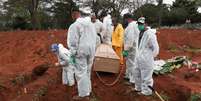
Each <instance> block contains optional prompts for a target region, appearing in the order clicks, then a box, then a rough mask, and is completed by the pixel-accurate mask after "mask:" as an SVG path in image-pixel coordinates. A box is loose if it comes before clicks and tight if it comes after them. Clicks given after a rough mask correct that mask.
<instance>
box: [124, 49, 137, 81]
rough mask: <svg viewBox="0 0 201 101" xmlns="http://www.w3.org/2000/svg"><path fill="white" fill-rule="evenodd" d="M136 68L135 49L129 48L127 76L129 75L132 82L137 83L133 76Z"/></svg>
mask: <svg viewBox="0 0 201 101" xmlns="http://www.w3.org/2000/svg"><path fill="white" fill-rule="evenodd" d="M134 68H135V51H134V50H129V51H128V56H127V58H126V77H128V79H129V81H130V82H131V83H135V80H134V77H133V71H134Z"/></svg>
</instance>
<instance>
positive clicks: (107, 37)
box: [102, 14, 113, 45]
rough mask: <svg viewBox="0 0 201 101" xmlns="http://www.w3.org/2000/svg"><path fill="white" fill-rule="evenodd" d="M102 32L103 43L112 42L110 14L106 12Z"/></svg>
mask: <svg viewBox="0 0 201 101" xmlns="http://www.w3.org/2000/svg"><path fill="white" fill-rule="evenodd" d="M103 29H104V30H103V33H102V37H103V38H102V40H103V43H105V44H109V45H111V44H112V32H113V26H112V18H111V15H110V14H107V16H105V17H104V18H103Z"/></svg>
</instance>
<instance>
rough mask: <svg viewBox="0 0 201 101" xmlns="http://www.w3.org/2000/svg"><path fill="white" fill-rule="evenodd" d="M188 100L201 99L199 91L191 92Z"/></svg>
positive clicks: (196, 100)
mask: <svg viewBox="0 0 201 101" xmlns="http://www.w3.org/2000/svg"><path fill="white" fill-rule="evenodd" d="M190 101H201V93H195V94H192V95H191V98H190Z"/></svg>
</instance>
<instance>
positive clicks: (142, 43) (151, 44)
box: [134, 17, 159, 95]
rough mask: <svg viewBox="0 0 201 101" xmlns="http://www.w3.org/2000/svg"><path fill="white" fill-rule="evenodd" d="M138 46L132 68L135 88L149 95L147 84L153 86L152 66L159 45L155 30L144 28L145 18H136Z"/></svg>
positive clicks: (150, 91)
mask: <svg viewBox="0 0 201 101" xmlns="http://www.w3.org/2000/svg"><path fill="white" fill-rule="evenodd" d="M138 29H139V30H140V34H139V38H138V48H137V54H136V64H137V66H136V68H135V70H134V78H135V90H136V91H140V93H139V94H143V95H151V94H152V90H151V89H150V88H149V87H148V86H151V87H152V86H153V78H152V74H153V66H154V57H156V56H157V55H158V53H159V45H158V42H157V37H156V30H155V29H151V28H146V26H145V18H144V17H140V18H139V19H138Z"/></svg>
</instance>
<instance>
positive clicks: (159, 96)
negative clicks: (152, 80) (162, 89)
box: [148, 86, 165, 101]
mask: <svg viewBox="0 0 201 101" xmlns="http://www.w3.org/2000/svg"><path fill="white" fill-rule="evenodd" d="M148 87H149V88H150V89H151V90H152V91H153V92H154V93H155V94H156V95H157V96H158V98H159V99H160V100H161V101H165V100H164V99H163V98H162V97H161V95H160V94H159V93H158V92H157V91H156V90H155V89H154V88H153V87H151V86H148Z"/></svg>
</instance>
